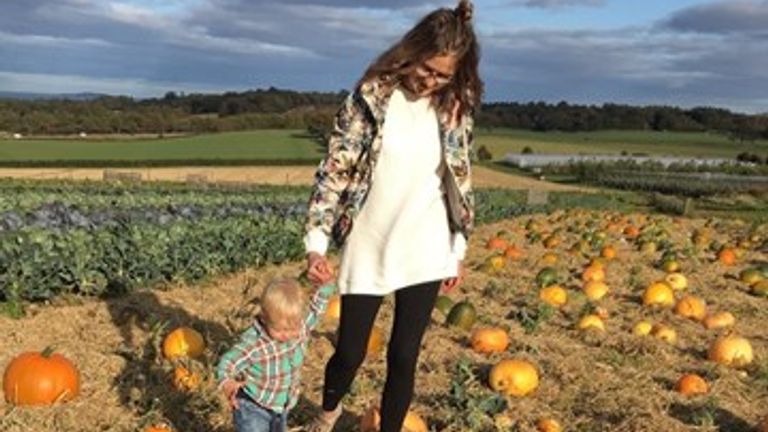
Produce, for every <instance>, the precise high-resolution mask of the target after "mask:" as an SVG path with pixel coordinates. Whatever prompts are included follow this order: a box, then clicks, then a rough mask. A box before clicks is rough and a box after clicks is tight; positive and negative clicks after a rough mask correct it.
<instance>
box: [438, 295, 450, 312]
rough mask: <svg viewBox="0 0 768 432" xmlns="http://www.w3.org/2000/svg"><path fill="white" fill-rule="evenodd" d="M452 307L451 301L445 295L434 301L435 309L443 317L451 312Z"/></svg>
mask: <svg viewBox="0 0 768 432" xmlns="http://www.w3.org/2000/svg"><path fill="white" fill-rule="evenodd" d="M452 307H453V300H451V298H450V297H448V296H445V295H439V296H437V300H435V309H437V310H439V311H440V313H442V314H443V316H447V315H448V314H449V313H450V312H451V308H452Z"/></svg>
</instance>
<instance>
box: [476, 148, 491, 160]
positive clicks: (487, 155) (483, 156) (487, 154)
mask: <svg viewBox="0 0 768 432" xmlns="http://www.w3.org/2000/svg"><path fill="white" fill-rule="evenodd" d="M477 158H478V159H479V160H480V161H482V162H486V161H489V160H492V159H493V154H492V153H491V151H490V150H488V148H487V147H486V146H484V145H482V146H480V148H479V149H477Z"/></svg>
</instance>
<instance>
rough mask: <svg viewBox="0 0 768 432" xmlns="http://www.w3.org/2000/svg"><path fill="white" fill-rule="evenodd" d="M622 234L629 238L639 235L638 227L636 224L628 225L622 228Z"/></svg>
mask: <svg viewBox="0 0 768 432" xmlns="http://www.w3.org/2000/svg"><path fill="white" fill-rule="evenodd" d="M624 235H625V236H627V237H629V238H635V237H637V236H639V235H640V229H639V228H637V227H636V226H633V225H630V226H628V227H626V228H624Z"/></svg>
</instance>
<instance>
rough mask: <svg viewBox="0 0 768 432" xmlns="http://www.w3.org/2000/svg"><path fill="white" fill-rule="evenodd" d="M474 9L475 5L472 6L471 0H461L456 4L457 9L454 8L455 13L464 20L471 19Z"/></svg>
mask: <svg viewBox="0 0 768 432" xmlns="http://www.w3.org/2000/svg"><path fill="white" fill-rule="evenodd" d="M473 9H474V6H472V2H471V1H470V0H459V4H458V5H457V6H456V9H454V10H453V13H454V14H455V15H456V17H457V18H459V19H461V20H462V21H470V20H471V19H472V11H473Z"/></svg>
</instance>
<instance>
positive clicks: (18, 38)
mask: <svg viewBox="0 0 768 432" xmlns="http://www.w3.org/2000/svg"><path fill="white" fill-rule="evenodd" d="M0 43H2V44H15V45H22V46H51V47H61V48H67V47H74V46H80V47H102V48H106V47H110V46H113V44H112V43H111V42H109V41H106V40H103V39H98V38H80V39H78V38H68V37H61V36H49V35H41V34H14V33H7V32H4V31H0Z"/></svg>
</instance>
